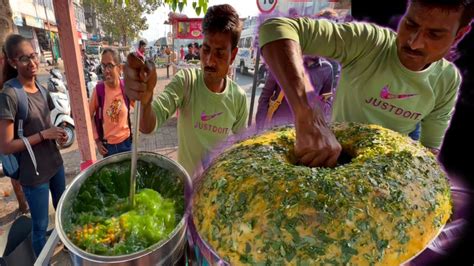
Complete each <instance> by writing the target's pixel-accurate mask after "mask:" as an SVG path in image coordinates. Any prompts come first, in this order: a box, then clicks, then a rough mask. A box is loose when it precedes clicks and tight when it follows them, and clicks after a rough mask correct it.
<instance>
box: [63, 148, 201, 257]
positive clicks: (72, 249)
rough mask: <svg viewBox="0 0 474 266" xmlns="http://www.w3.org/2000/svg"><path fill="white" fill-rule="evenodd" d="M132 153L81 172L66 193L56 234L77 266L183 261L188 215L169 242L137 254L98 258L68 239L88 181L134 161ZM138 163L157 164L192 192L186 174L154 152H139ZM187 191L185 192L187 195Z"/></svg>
mask: <svg viewBox="0 0 474 266" xmlns="http://www.w3.org/2000/svg"><path fill="white" fill-rule="evenodd" d="M130 158H131V153H130V152H126V153H119V154H116V155H113V156H110V157H107V158H105V159H102V160H100V161H98V162H97V163H95V164H94V165H92V166H90V167H89V168H87V169H86V170H85V171H83V172H81V173H80V174H79V175H78V176H76V178H75V179H74V181H73V182H72V183H71V184H70V185H69V187H68V188H67V189H66V191H65V192H64V193H63V195H62V197H61V199H60V201H59V204H58V207H57V210H56V231H57V233H58V235H59V238H60V239H61V241H62V242H63V243H64V245H65V246H66V247H67V248H68V249H69V253H70V255H71V259H72V261H73V264H74V265H114V266H115V265H174V264H176V263H177V261H178V260H179V259H180V258H181V257H182V255H183V252H184V246H185V242H186V228H187V223H186V220H187V216H188V215H187V214H186V213H184V214H183V217H182V219H181V220H180V221H179V223H178V225H177V226H176V228H175V229H174V230H173V231H172V232H171V234H170V235H169V237H168V239H164V240H162V241H160V242H158V243H155V244H154V245H152V246H150V247H148V248H146V249H144V250H141V251H139V252H136V253H132V254H127V255H118V256H104V255H96V254H92V253H89V252H86V251H84V250H82V249H80V248H79V247H77V246H76V245H75V244H74V243H73V242H72V241H71V240H69V238H68V237H67V235H66V232H65V230H64V225H65V223H66V221H65V218H66V217H67V216H68V212H70V211H71V208H72V202H73V200H74V199H75V198H76V196H77V194H78V193H79V189H80V188H81V185H82V184H83V183H84V181H85V180H86V179H87V178H88V177H90V176H91V175H92V174H93V173H95V172H97V171H99V170H100V169H101V168H102V167H104V166H107V165H109V164H113V163H118V162H122V161H126V160H130ZM138 159H139V160H143V161H146V162H149V163H153V164H155V165H157V166H159V167H162V168H165V169H168V170H171V171H172V172H174V173H177V176H178V177H179V178H181V179H182V181H183V183H184V187H185V190H186V191H187V190H189V189H191V188H192V182H191V179H190V177H189V175H188V174H187V172H186V170H184V168H183V167H182V166H181V165H179V164H178V163H176V162H174V161H173V160H171V159H169V158H167V157H165V156H163V155H160V154H157V153H152V152H139V153H138ZM184 193H185V191H183V194H184Z"/></svg>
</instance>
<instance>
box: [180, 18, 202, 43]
mask: <svg viewBox="0 0 474 266" xmlns="http://www.w3.org/2000/svg"><path fill="white" fill-rule="evenodd" d="M177 24H178V32H177V34H176V38H178V39H202V38H203V35H202V19H192V20H189V19H188V20H178V21H177Z"/></svg>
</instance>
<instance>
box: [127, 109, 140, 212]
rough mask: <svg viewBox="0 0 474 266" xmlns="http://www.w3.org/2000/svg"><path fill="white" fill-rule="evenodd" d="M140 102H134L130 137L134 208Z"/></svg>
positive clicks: (132, 202)
mask: <svg viewBox="0 0 474 266" xmlns="http://www.w3.org/2000/svg"><path fill="white" fill-rule="evenodd" d="M140 110H141V103H140V101H136V102H135V108H134V111H133V112H134V120H133V125H134V127H133V135H132V167H131V169H130V197H129V201H130V202H129V203H130V206H132V207H133V206H135V190H136V186H137V160H138V147H137V145H138V143H139V142H138V136H139V134H140Z"/></svg>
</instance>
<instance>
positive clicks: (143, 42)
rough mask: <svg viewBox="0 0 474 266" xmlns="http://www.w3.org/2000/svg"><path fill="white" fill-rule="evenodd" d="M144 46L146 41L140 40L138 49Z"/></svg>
mask: <svg viewBox="0 0 474 266" xmlns="http://www.w3.org/2000/svg"><path fill="white" fill-rule="evenodd" d="M144 45H146V41H145V40H140V42H138V46H139V47H142V46H144Z"/></svg>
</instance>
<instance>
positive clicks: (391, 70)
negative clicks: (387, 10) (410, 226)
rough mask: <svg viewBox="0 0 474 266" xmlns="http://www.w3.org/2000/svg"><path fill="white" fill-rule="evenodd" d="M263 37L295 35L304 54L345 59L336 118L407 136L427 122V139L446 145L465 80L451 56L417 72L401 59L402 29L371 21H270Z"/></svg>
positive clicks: (263, 28) (433, 145) (424, 130)
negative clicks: (399, 41) (398, 31)
mask: <svg viewBox="0 0 474 266" xmlns="http://www.w3.org/2000/svg"><path fill="white" fill-rule="evenodd" d="M259 39H260V46H261V47H263V46H264V45H265V44H267V43H269V42H272V41H275V40H279V39H291V40H294V41H297V42H298V43H300V45H301V49H302V51H303V54H311V55H320V56H324V57H328V58H333V59H336V60H338V61H339V62H340V63H341V65H342V71H341V78H340V81H339V87H338V89H337V91H336V97H335V102H334V105H333V106H334V107H333V108H334V109H333V117H332V120H333V121H346V122H362V123H371V124H378V125H381V126H384V127H386V128H389V129H392V130H395V131H398V132H400V133H402V134H409V133H410V132H411V131H413V130H414V129H415V127H416V124H417V123H419V122H421V139H420V141H421V143H422V144H423V145H424V146H426V147H430V148H438V147H439V146H440V145H441V142H442V139H443V136H444V133H445V131H446V128H447V127H448V124H449V121H450V119H451V116H452V113H453V110H454V104H455V101H456V98H457V92H458V88H459V86H460V84H461V75H460V74H459V71H458V69H457V68H456V67H455V66H454V65H453V64H452V63H450V62H448V61H447V60H445V59H441V60H439V61H436V62H434V63H432V64H431V65H430V66H429V67H428V68H426V69H424V70H422V71H418V72H415V71H411V70H409V69H407V68H406V67H404V66H403V65H402V63H401V62H400V59H399V57H398V54H397V47H396V33H395V32H393V31H392V30H390V29H388V28H383V27H379V26H377V25H373V24H369V23H344V24H338V23H333V22H331V21H328V20H325V19H320V20H312V19H308V18H300V19H288V18H277V19H270V20H267V21H266V22H265V23H264V24H263V25H262V26H261V27H260V36H259Z"/></svg>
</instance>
